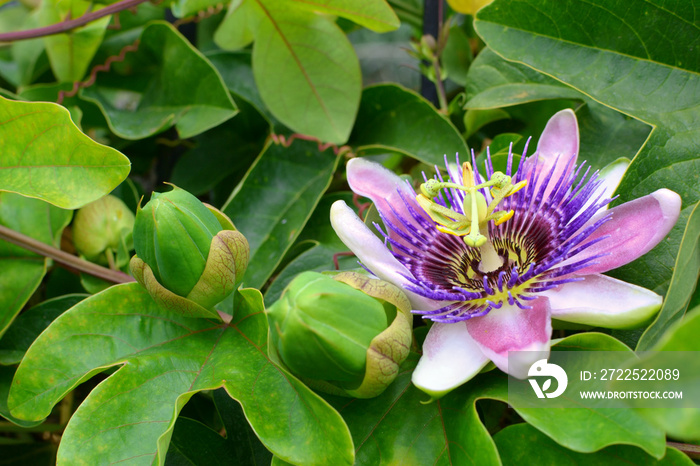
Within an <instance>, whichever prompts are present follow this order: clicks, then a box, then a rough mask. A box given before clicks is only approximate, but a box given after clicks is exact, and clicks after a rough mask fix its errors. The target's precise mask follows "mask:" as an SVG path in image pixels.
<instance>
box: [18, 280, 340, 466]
mask: <svg viewBox="0 0 700 466" xmlns="http://www.w3.org/2000/svg"><path fill="white" fill-rule="evenodd" d="M236 303H237V309H236V317H235V318H234V319H233V320H232V321H231V323H229V324H226V323H220V322H215V321H212V320H208V319H195V318H185V317H182V316H180V315H177V314H172V313H169V312H167V311H166V310H164V309H162V308H161V307H159V306H158V305H157V304H156V303H155V302H154V301H153V300H152V299H151V298H150V296H149V295H148V293H147V292H146V291H145V289H143V288H142V287H141V286H140V285H138V284H136V283H129V284H124V285H117V286H113V287H111V288H109V289H108V290H106V291H104V292H102V293H100V294H97V295H94V296H92V297H90V298H88V299H86V300H84V301H81V302H80V303H79V304H78V305H76V306H75V307H73V308H72V309H70V310H69V311H67V312H66V313H64V314H63V315H62V316H61V317H59V318H58V319H56V320H55V321H54V322H53V323H52V324H51V325H50V326H49V328H48V329H46V331H44V333H42V334H41V336H39V338H38V339H37V340H36V341H35V342H34V344H33V345H32V346H31V348H30V349H29V351H28V352H27V355H26V356H25V358H24V359H23V361H22V363H21V364H20V366H19V369H18V370H17V374H16V376H15V379H14V381H13V385H12V388H11V390H10V395H9V399H8V405H9V406H10V409H11V412H12V414H13V415H14V416H16V417H18V418H20V419H27V420H37V419H41V418H44V417H46V416H47V415H48V414H49V413H50V412H51V409H52V407H53V406H54V405H55V404H56V403H57V402H58V401H59V400H60V399H61V398H62V397H63V396H65V395H66V394H67V393H68V392H69V391H70V390H72V389H73V388H74V387H75V386H77V385H78V384H79V383H81V382H82V381H84V380H87V379H89V378H90V377H92V376H93V375H95V374H97V373H98V372H101V371H104V370H105V369H107V368H109V367H114V366H121V367H120V368H119V369H118V370H117V371H116V372H114V373H113V374H112V375H110V376H109V377H108V378H107V379H106V380H105V381H103V382H102V383H100V384H99V385H98V386H97V387H96V388H95V389H94V390H93V391H92V392H91V393H90V394H89V395H88V397H87V398H86V399H85V401H84V402H83V403H82V404H81V405H80V407H79V408H78V409H77V411H76V412H75V413H74V414H73V417H72V418H71V420H70V422H69V424H68V426H67V427H66V430H65V432H64V435H63V438H62V441H61V445H60V447H59V452H58V462H59V463H64V464H97V463H104V462H118V461H130V462H132V463H139V464H151V463H155V464H163V462H164V460H165V453H166V451H167V448H168V444H169V442H170V438H171V435H172V429H173V426H174V424H175V417H176V416H177V413H178V412H179V411H180V409H181V408H182V406H183V405H184V404H185V403H186V402H187V400H188V399H189V398H190V397H191V396H192V395H193V394H194V393H196V392H198V391H201V390H212V389H215V388H218V387H222V386H223V387H224V388H225V389H226V391H227V392H228V393H229V395H230V396H231V397H233V398H235V399H236V400H238V401H239V402H240V403H241V405H242V406H243V410H244V412H245V415H246V418H247V419H248V421H249V422H250V424H251V426H252V427H253V429H255V431H256V433H257V435H258V436H259V437H260V438H261V440H262V442H263V443H264V444H265V446H266V447H267V448H269V449H270V450H271V451H273V452H274V453H275V454H276V455H278V456H280V457H281V458H283V459H285V460H287V461H291V462H294V463H302V464H350V463H352V460H353V456H352V443H351V439H350V436H349V433H348V432H347V427H346V426H345V424H344V423H343V421H342V419H341V418H340V416H339V415H338V413H337V412H336V411H335V410H333V409H331V408H330V407H329V406H328V405H327V404H326V403H325V402H324V401H323V400H322V399H321V398H319V397H318V396H317V395H315V394H314V393H313V392H312V391H311V390H309V389H308V388H306V386H304V385H303V384H302V383H301V382H299V381H298V380H296V379H295V378H294V377H293V376H291V375H289V374H288V373H286V372H284V371H283V370H282V369H280V368H279V367H277V366H275V365H274V364H273V363H272V362H271V361H270V359H269V358H268V356H267V349H266V346H267V320H266V318H265V314H264V312H263V302H262V296H261V295H260V292H259V291H257V290H254V289H246V290H242V291H241V292H240V294H239V295H238V297H237V299H236ZM97 348H99V350H96V349H97ZM307 444H310V445H314V448H307V447H306V445H307ZM105 445H109V448H107V449H105Z"/></svg>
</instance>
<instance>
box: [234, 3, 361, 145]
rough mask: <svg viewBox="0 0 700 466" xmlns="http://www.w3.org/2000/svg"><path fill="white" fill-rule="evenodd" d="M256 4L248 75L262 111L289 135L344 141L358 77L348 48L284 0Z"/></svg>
mask: <svg viewBox="0 0 700 466" xmlns="http://www.w3.org/2000/svg"><path fill="white" fill-rule="evenodd" d="M245 1H247V2H253V1H255V2H256V8H257V9H258V11H261V12H262V13H261V18H262V19H261V20H260V22H259V24H258V26H257V30H256V32H255V45H254V47H253V73H254V75H255V82H256V84H257V86H258V90H259V91H260V97H261V98H262V100H263V102H265V105H266V106H267V108H269V109H270V111H271V112H272V113H273V115H275V117H276V118H277V119H279V120H280V121H281V122H282V123H284V124H285V125H287V126H288V127H289V128H291V129H292V130H293V131H295V132H298V133H303V134H308V135H310V136H313V137H316V138H318V139H320V140H322V141H325V142H330V143H333V144H343V143H345V142H346V141H347V139H348V136H349V135H350V130H351V129H352V126H353V123H354V122H355V114H356V113H357V107H358V105H359V103H360V94H361V91H362V76H361V74H360V64H359V61H358V59H357V55H356V54H355V51H354V49H353V48H352V45H351V44H350V42H349V41H348V39H347V37H345V34H343V32H342V31H341V29H340V28H339V27H338V26H337V25H336V24H335V23H334V22H333V21H332V20H330V19H329V18H328V17H326V16H322V15H317V14H315V13H312V12H309V11H305V10H301V9H299V8H296V7H295V5H293V4H292V2H288V1H285V0H245Z"/></svg>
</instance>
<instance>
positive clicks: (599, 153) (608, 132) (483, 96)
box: [465, 48, 651, 168]
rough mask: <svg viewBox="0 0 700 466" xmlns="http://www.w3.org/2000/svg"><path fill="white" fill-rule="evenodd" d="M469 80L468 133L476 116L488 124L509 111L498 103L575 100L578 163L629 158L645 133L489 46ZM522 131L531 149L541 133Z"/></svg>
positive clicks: (637, 124) (638, 124)
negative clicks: (505, 110)
mask: <svg viewBox="0 0 700 466" xmlns="http://www.w3.org/2000/svg"><path fill="white" fill-rule="evenodd" d="M468 78H469V79H468V85H467V93H468V98H470V99H471V100H469V101H468V102H467V104H466V107H467V108H468V109H469V110H468V111H467V117H470V119H469V121H467V120H466V118H467V117H465V122H466V126H467V130H468V131H469V134H470V135H471V134H472V133H473V132H475V130H474V129H472V127H473V126H477V124H475V123H474V122H473V120H477V123H479V122H478V119H480V118H485V119H486V123H490V122H491V121H493V119H496V118H503V117H505V118H507V117H508V114H505V115H503V113H505V112H504V111H503V110H501V109H500V108H499V107H502V106H512V105H522V104H525V103H528V102H533V101H539V100H543V99H577V100H583V101H584V102H585V103H586V104H585V105H583V106H581V107H579V108H578V109H577V110H576V115H577V118H578V121H579V133H580V137H581V148H580V156H579V163H580V162H583V161H584V160H585V161H586V162H587V163H589V164H590V165H592V166H593V167H596V168H602V167H604V166H606V165H607V164H608V163H611V162H613V161H614V160H617V159H618V158H619V157H627V158H629V159H632V158H633V157H634V156H635V154H636V153H637V151H638V150H639V148H640V147H641V146H642V145H643V144H644V142H645V141H646V139H647V137H648V136H649V132H650V129H651V128H650V127H649V126H648V125H645V124H644V123H642V122H640V121H638V120H635V119H632V118H629V117H627V116H625V115H622V114H621V113H620V112H617V111H615V110H613V109H611V108H609V107H606V106H604V105H601V104H599V103H597V102H596V101H594V100H592V99H590V98H589V97H587V96H586V95H584V94H582V93H580V92H578V91H576V90H574V89H572V88H570V87H568V86H565V85H564V84H562V83H561V82H559V81H556V80H555V79H552V78H551V77H549V76H546V75H544V74H542V73H539V72H537V71H535V70H533V69H532V68H529V67H527V66H525V65H522V64H520V63H515V62H509V61H506V60H504V59H503V58H501V57H499V56H498V55H496V54H495V53H494V52H493V51H492V50H491V49H489V48H486V49H484V50H483V51H482V52H481V53H480V54H479V56H478V57H477V58H476V60H474V64H473V65H472V66H471V68H470V69H469V76H468ZM477 108H481V110H477ZM514 110H515V108H511V109H509V111H511V112H513V117H515V116H516V115H517V113H518V112H515V111H514ZM474 112H476V113H475V114H474ZM487 112H488V113H487ZM490 112H494V113H495V114H493V115H492V113H490ZM499 112H500V113H499ZM484 113H486V115H483V114H484ZM472 114H474V115H473V116H472ZM549 116H551V115H547V119H548V118H549ZM526 118H527V119H528V120H529V119H531V118H532V116H531V114H530V112H526ZM486 123H483V124H486ZM521 134H523V136H525V137H530V136H533V137H534V140H533V141H532V142H531V144H530V147H531V148H532V149H530V153H532V152H533V151H534V148H535V147H536V143H537V138H538V137H539V135H537V134H526V133H521Z"/></svg>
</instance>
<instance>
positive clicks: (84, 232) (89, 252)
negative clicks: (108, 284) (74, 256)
mask: <svg viewBox="0 0 700 466" xmlns="http://www.w3.org/2000/svg"><path fill="white" fill-rule="evenodd" d="M133 227H134V214H133V212H131V210H129V208H128V207H127V206H126V204H124V202H122V200H121V199H119V198H117V197H114V196H111V195H107V196H104V197H103V198H100V199H98V200H96V201H95V202H91V203H90V204H87V205H86V206H84V207H82V208H81V209H79V210H78V211H77V212H76V214H75V219H74V220H73V244H74V245H75V249H77V250H78V252H79V253H80V254H82V255H83V256H85V258H86V259H88V260H91V261H94V262H98V263H100V264H103V265H107V264H109V265H114V264H110V257H111V258H113V257H114V254H116V253H117V252H118V251H120V250H124V251H125V254H127V255H126V257H125V261H124V262H123V263H122V264H116V265H119V266H121V265H125V264H126V261H128V259H129V256H128V252H129V250H130V249H131V248H132V247H133V242H132V239H131V230H132V228H133Z"/></svg>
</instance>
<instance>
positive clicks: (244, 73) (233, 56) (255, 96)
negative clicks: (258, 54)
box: [207, 50, 274, 121]
mask: <svg viewBox="0 0 700 466" xmlns="http://www.w3.org/2000/svg"><path fill="white" fill-rule="evenodd" d="M207 58H208V59H209V61H210V62H211V64H212V65H214V67H215V68H216V69H217V71H218V72H219V73H221V77H222V78H223V80H224V83H225V84H226V87H227V88H228V90H229V91H231V92H232V93H233V94H234V96H235V97H236V99H237V101H238V100H240V99H238V97H241V98H243V99H245V100H247V101H248V102H250V103H251V104H252V105H253V106H254V107H255V108H256V109H257V111H258V112H260V113H261V114H262V115H264V116H265V117H266V118H267V119H268V120H270V121H272V120H273V119H274V117H273V116H272V114H271V113H270V111H269V110H268V109H267V107H266V106H265V104H264V103H263V101H262V100H261V99H260V94H259V93H258V88H257V87H256V85H255V77H254V76H253V66H252V64H251V53H250V51H249V50H243V51H240V52H228V51H224V50H217V51H216V52H212V53H210V54H208V55H207Z"/></svg>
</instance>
